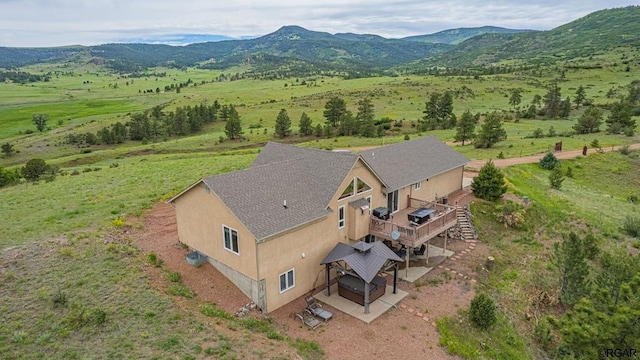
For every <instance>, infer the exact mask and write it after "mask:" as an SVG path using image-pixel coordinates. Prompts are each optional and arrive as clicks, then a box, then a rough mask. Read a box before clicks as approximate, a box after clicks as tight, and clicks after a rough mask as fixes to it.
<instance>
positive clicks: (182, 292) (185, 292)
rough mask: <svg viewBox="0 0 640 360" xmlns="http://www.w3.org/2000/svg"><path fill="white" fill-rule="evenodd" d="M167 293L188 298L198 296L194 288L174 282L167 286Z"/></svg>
mask: <svg viewBox="0 0 640 360" xmlns="http://www.w3.org/2000/svg"><path fill="white" fill-rule="evenodd" d="M167 294H169V295H174V296H182V297H184V298H187V299H191V298H193V297H195V296H196V293H195V292H193V290H191V289H189V288H188V287H186V286H184V285H182V284H172V285H170V286H169V287H168V288H167Z"/></svg>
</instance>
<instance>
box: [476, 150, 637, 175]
mask: <svg viewBox="0 0 640 360" xmlns="http://www.w3.org/2000/svg"><path fill="white" fill-rule="evenodd" d="M620 148H621V146H612V147H607V148H602V149H588V150H587V155H588V154H593V153H595V152H597V151H614V150H618V149H620ZM629 149H632V150H634V149H640V144H631V145H629ZM545 155H546V153H543V154H538V155H531V156H523V157H518V158H509V159H495V160H492V161H493V163H494V164H495V165H496V166H497V167H500V168H502V167H507V166H511V165H518V164H531V163H537V162H538V161H540V159H542V158H543V157H544V156H545ZM553 155H555V156H556V157H557V158H558V159H561V160H564V159H573V158H576V157H578V156H581V155H582V150H569V151H556V152H554V153H553ZM486 163H487V160H473V161H471V162H469V163H468V164H467V166H466V167H467V168H468V169H473V170H480V168H481V167H483V166H484V164H486Z"/></svg>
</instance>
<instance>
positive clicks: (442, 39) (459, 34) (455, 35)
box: [402, 26, 535, 45]
mask: <svg viewBox="0 0 640 360" xmlns="http://www.w3.org/2000/svg"><path fill="white" fill-rule="evenodd" d="M524 32H535V30H523V29H507V28H503V27H498V26H482V27H473V28H458V29H448V30H443V31H440V32H437V33H433V34H428V35H416V36H408V37H405V38H402V40H407V41H418V42H424V43H430V44H449V45H458V44H460V43H461V42H463V41H465V40H467V39H471V38H473V37H476V36H479V35H483V34H514V33H524Z"/></svg>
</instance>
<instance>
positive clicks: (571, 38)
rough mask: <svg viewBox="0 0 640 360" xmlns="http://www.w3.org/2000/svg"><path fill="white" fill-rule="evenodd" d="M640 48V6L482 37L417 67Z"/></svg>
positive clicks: (543, 58) (544, 59) (536, 59)
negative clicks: (550, 26)
mask: <svg viewBox="0 0 640 360" xmlns="http://www.w3.org/2000/svg"><path fill="white" fill-rule="evenodd" d="M638 46H640V6H629V7H625V8H617V9H608V10H600V11H596V12H594V13H591V14H589V15H587V16H585V17H582V18H580V19H578V20H575V21H572V22H570V23H568V24H565V25H562V26H559V27H557V28H555V29H552V30H549V31H539V32H528V33H503V34H489V33H487V34H483V35H479V36H476V37H473V38H470V39H468V40H466V41H463V42H462V43H460V44H459V45H457V46H456V47H455V48H453V49H452V50H451V51H448V52H446V53H442V54H438V55H436V56H433V57H431V58H429V59H426V60H424V61H421V62H420V63H419V65H418V66H439V65H443V64H448V65H449V66H454V67H467V66H484V65H491V64H494V63H497V62H499V61H502V60H514V59H515V60H521V61H523V62H528V63H541V62H554V61H557V60H558V59H562V60H568V59H572V58H577V57H588V56H590V55H592V54H594V53H596V52H598V51H605V50H612V49H615V48H620V47H638Z"/></svg>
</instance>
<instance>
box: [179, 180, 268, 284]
mask: <svg viewBox="0 0 640 360" xmlns="http://www.w3.org/2000/svg"><path fill="white" fill-rule="evenodd" d="M173 205H174V207H175V209H176V217H177V221H178V237H179V239H180V241H181V242H182V243H184V244H186V245H188V246H189V247H190V248H192V249H195V250H198V251H199V252H201V253H203V254H205V255H207V256H209V257H213V258H216V259H217V260H218V261H219V262H221V263H223V264H225V265H227V266H229V267H231V268H233V269H235V270H237V271H239V272H241V273H242V274H244V275H246V276H249V277H251V278H253V279H256V278H257V271H256V245H255V238H254V237H253V235H252V234H251V233H250V232H249V230H247V228H246V227H245V226H244V225H242V223H241V222H240V221H239V220H238V219H237V218H236V217H235V215H233V213H231V211H230V210H229V208H228V207H227V206H226V205H224V203H223V202H222V201H221V200H220V198H218V196H216V195H215V194H214V193H213V192H212V191H209V192H208V191H207V190H206V186H205V185H204V184H203V183H199V184H197V185H196V186H194V187H193V188H191V189H189V190H188V191H187V192H185V193H184V194H182V195H181V196H180V197H178V198H177V199H175V200H174V201H173ZM222 225H226V226H227V227H230V228H233V229H235V230H237V231H238V248H239V249H238V250H239V253H240V254H239V255H238V254H235V253H233V252H231V251H229V250H227V249H225V248H224V240H223V234H222Z"/></svg>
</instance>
